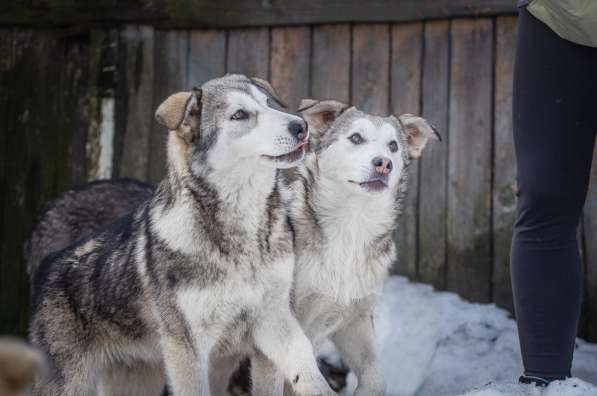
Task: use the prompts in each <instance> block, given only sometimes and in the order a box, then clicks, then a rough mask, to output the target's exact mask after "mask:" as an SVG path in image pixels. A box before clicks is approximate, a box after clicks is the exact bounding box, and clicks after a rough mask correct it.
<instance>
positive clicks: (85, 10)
mask: <svg viewBox="0 0 597 396" xmlns="http://www.w3.org/2000/svg"><path fill="white" fill-rule="evenodd" d="M504 14H510V15H514V14H516V2H515V1H513V0H474V1H473V0H449V1H446V0H400V1H396V0H369V1H368V2H367V6H366V7H364V6H363V3H362V1H359V0H344V1H327V0H303V1H295V0H278V1H275V2H271V1H268V2H264V1H262V0H242V1H239V0H220V1H211V0H177V1H170V0H157V1H156V0H119V1H118V2H114V1H113V0H99V1H98V0H87V1H86V2H82V1H77V2H72V1H60V2H59V1H49V0H45V1H35V2H22V1H21V2H4V3H2V4H1V5H0V24H10V25H16V24H26V25H35V26H39V25H51V26H56V25H73V24H74V25H77V24H81V25H89V24H90V23H104V24H105V23H114V22H116V23H150V24H155V25H158V26H161V27H177V28H181V27H241V26H265V25H300V24H323V23H341V22H408V21H420V20H423V19H439V18H451V17H464V16H483V15H504Z"/></svg>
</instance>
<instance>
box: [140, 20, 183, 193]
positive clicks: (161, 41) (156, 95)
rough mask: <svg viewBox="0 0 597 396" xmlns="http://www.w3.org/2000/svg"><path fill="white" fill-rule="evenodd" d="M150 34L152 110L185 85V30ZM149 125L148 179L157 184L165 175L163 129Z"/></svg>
mask: <svg viewBox="0 0 597 396" xmlns="http://www.w3.org/2000/svg"><path fill="white" fill-rule="evenodd" d="M154 37H155V38H154V40H155V44H154V62H155V63H154V76H155V78H154V86H153V106H152V110H153V111H155V109H156V108H157V107H158V106H159V105H160V103H162V102H163V101H164V100H165V99H166V98H167V97H168V96H169V95H171V94H173V93H175V92H177V91H182V90H185V89H188V88H189V87H188V84H187V75H188V70H187V60H188V49H189V40H188V38H189V34H188V32H187V31H175V30H170V31H157V32H156V33H155V35H154ZM152 119H153V117H152ZM151 125H152V128H151V136H150V144H149V181H150V182H152V183H157V182H159V181H160V180H161V179H162V178H163V177H164V175H165V174H166V138H167V132H166V130H165V128H164V127H163V126H161V125H159V124H158V123H157V122H155V121H152V124H151Z"/></svg>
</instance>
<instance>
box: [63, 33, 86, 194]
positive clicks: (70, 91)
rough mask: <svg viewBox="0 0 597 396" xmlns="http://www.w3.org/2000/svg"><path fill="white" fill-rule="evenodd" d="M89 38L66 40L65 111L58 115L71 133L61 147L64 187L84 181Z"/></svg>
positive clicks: (68, 38) (64, 72) (67, 38)
mask: <svg viewBox="0 0 597 396" xmlns="http://www.w3.org/2000/svg"><path fill="white" fill-rule="evenodd" d="M89 39H90V38H89V34H81V35H74V36H70V37H66V38H65V41H66V42H65V46H66V51H65V60H64V65H63V81H62V100H63V102H64V105H63V106H64V107H63V108H64V109H65V110H66V111H65V112H64V113H63V114H62V115H61V116H62V118H63V120H64V122H65V124H66V125H65V128H64V129H65V132H70V134H71V140H70V142H69V143H67V144H65V146H64V148H65V149H66V150H67V153H66V155H68V156H69V159H70V160H69V162H70V164H69V168H70V175H69V177H64V178H62V179H63V180H58V182H61V183H62V185H63V186H64V187H67V186H68V185H69V184H71V183H82V182H84V181H85V180H87V160H86V144H87V132H88V130H89V128H90V123H91V120H90V114H89V112H88V106H89V100H88V99H89V97H88V94H89V88H90V87H89V62H90V58H89V56H90V55H89V44H90V42H89Z"/></svg>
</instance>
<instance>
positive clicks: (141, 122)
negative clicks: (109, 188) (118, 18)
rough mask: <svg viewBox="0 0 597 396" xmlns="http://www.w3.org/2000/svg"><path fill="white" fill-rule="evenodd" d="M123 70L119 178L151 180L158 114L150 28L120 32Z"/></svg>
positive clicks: (133, 28) (129, 29) (139, 27)
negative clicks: (153, 134) (155, 104)
mask: <svg viewBox="0 0 597 396" xmlns="http://www.w3.org/2000/svg"><path fill="white" fill-rule="evenodd" d="M120 47H121V51H120V54H121V57H122V58H123V59H122V61H121V62H120V64H121V65H122V67H123V68H124V70H121V71H120V73H121V74H122V75H123V79H122V84H121V86H120V89H121V96H122V97H123V98H124V100H125V108H124V114H123V120H122V122H123V124H124V125H123V127H124V130H123V134H124V136H123V137H122V155H121V159H120V166H119V167H118V169H117V175H118V176H121V177H132V178H135V179H139V180H148V178H149V174H148V172H149V162H150V149H149V148H150V142H151V131H152V128H151V126H152V123H153V114H154V112H155V109H154V104H153V80H154V30H153V27H151V26H138V25H128V26H125V27H123V28H122V29H121V30H120Z"/></svg>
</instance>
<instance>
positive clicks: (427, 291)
mask: <svg viewBox="0 0 597 396" xmlns="http://www.w3.org/2000/svg"><path fill="white" fill-rule="evenodd" d="M375 326H376V332H377V334H378V338H379V340H380V346H381V353H382V359H383V363H384V368H385V377H386V380H387V383H388V388H387V395H390V396H411V395H412V396H451V395H454V396H456V395H466V396H506V395H512V396H555V395H558V396H597V387H595V386H594V385H591V383H592V384H597V344H590V343H587V342H584V341H582V340H580V339H579V340H577V345H576V352H575V356H574V364H573V373H572V374H573V375H574V376H575V377H578V378H574V379H570V380H567V381H564V382H562V383H554V384H552V385H550V386H549V387H548V388H547V389H545V390H543V391H540V390H539V389H537V388H535V387H532V386H525V385H519V384H517V383H516V382H517V380H518V377H519V376H520V374H521V373H522V366H521V360H520V348H519V345H518V337H517V331H516V324H515V322H514V321H513V320H512V318H510V315H509V314H508V312H506V311H504V310H502V309H500V308H497V307H496V306H495V305H493V304H474V303H470V302H467V301H464V300H463V299H461V298H460V297H459V296H457V295H456V294H453V293H447V292H436V291H434V290H433V288H432V287H431V286H428V285H422V284H417V283H411V282H409V281H408V280H407V279H405V278H402V277H391V278H390V279H389V280H388V281H387V283H386V286H385V291H384V298H383V300H382V302H381V304H380V306H379V308H378V310H377V315H376V321H375ZM326 354H328V355H329V354H333V352H330V351H329V349H328V352H327V353H326ZM330 358H332V357H331V356H330ZM355 382H356V380H355V379H354V376H352V375H351V376H350V377H349V386H348V387H347V388H348V389H347V390H345V391H344V393H343V395H344V396H348V395H351V394H352V392H351V390H350V389H354V387H355Z"/></svg>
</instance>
